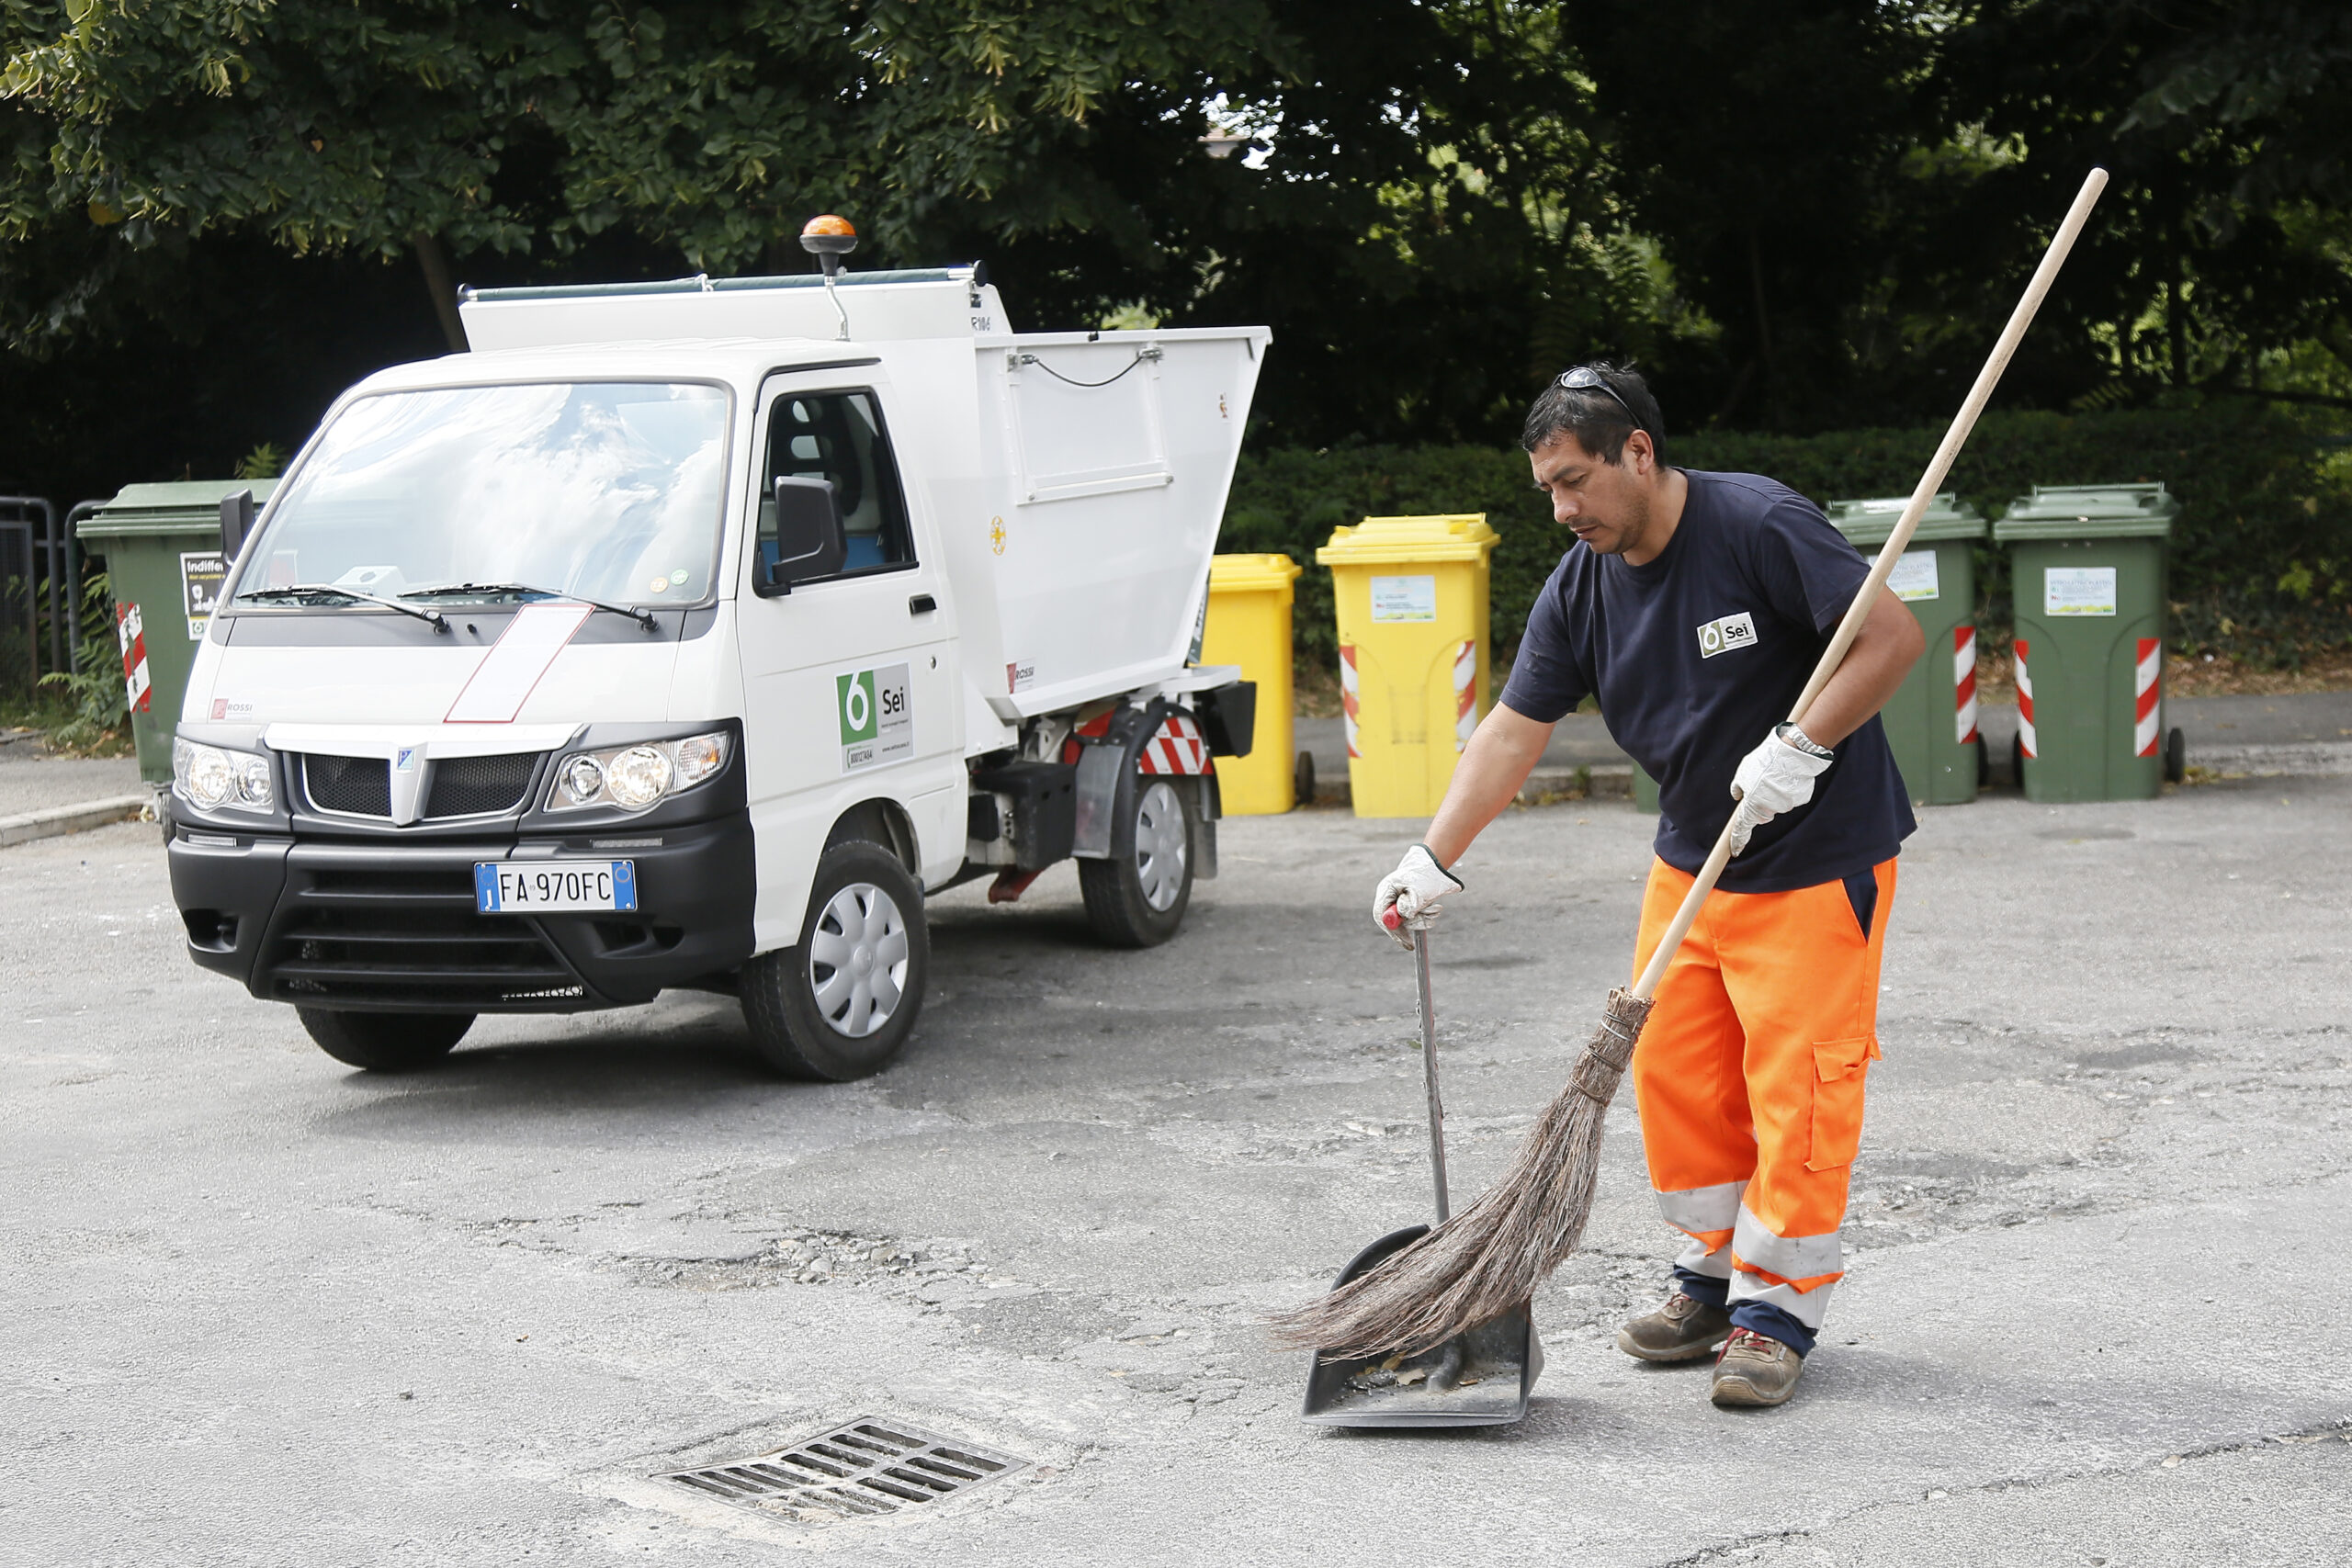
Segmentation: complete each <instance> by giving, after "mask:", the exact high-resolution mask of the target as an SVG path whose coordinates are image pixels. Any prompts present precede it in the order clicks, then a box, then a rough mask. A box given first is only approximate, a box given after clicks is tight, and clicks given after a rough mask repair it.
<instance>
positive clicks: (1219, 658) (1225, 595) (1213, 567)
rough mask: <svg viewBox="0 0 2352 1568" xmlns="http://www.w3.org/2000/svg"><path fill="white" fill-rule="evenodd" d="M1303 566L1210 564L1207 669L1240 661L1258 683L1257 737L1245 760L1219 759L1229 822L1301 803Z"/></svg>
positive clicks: (1267, 561) (1229, 559) (1270, 561)
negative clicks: (1294, 658)
mask: <svg viewBox="0 0 2352 1568" xmlns="http://www.w3.org/2000/svg"><path fill="white" fill-rule="evenodd" d="M1301 570H1303V569H1302V568H1301V567H1300V566H1299V565H1298V563H1297V562H1295V561H1294V560H1292V559H1291V558H1290V557H1288V556H1282V555H1272V556H1260V555H1241V556H1216V557H1214V558H1211V560H1210V561H1209V618H1208V624H1207V626H1205V627H1204V630H1203V631H1202V634H1201V660H1200V661H1201V662H1202V663H1203V664H1238V665H1239V666H1240V667H1241V678H1242V679H1243V680H1245V681H1254V682H1257V683H1258V722H1257V735H1256V738H1255V739H1254V740H1253V741H1252V743H1251V745H1250V754H1249V755H1248V756H1247V757H1219V758H1218V759H1217V760H1216V777H1217V795H1218V798H1219V799H1220V801H1221V802H1222V803H1223V805H1224V807H1225V814H1226V815H1227V817H1273V816H1279V815H1280V814H1281V813H1283V812H1285V811H1288V810H1289V809H1290V808H1291V807H1294V806H1295V805H1297V804H1298V795H1297V790H1296V787H1295V779H1296V776H1297V774H1296V772H1295V768H1294V766H1293V757H1292V748H1293V746H1294V745H1295V734H1294V732H1293V730H1292V728H1291V707H1292V695H1291V656H1290V608H1291V598H1292V595H1293V593H1294V592H1295V590H1294V588H1293V586H1292V585H1293V584H1295V582H1296V581H1298V574H1299V572H1300V571H1301Z"/></svg>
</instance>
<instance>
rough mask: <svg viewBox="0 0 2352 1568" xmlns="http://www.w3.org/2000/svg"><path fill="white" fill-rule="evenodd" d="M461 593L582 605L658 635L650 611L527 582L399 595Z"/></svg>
mask: <svg viewBox="0 0 2352 1568" xmlns="http://www.w3.org/2000/svg"><path fill="white" fill-rule="evenodd" d="M461 593H511V594H513V595H515V597H516V598H518V599H519V598H521V597H523V596H524V595H525V594H532V593H535V594H537V595H538V596H539V597H540V598H542V599H561V600H566V601H569V602H570V603H571V604H585V605H587V606H588V607H589V608H590V609H592V610H602V611H604V612H605V614H606V615H627V616H628V618H629V619H630V620H632V621H635V622H636V623H637V624H638V625H639V626H643V627H644V628H645V629H646V630H647V631H650V632H658V631H660V630H661V629H662V623H661V622H659V621H657V620H655V619H654V618H653V614H652V612H651V611H650V610H643V609H636V610H633V609H630V608H628V606H627V605H623V604H605V602H604V601H602V600H600V599H591V598H589V597H587V596H586V595H585V594H581V593H562V592H557V591H556V590H555V589H552V588H534V587H532V586H531V585H530V584H529V583H527V582H444V583H442V584H440V585H439V586H438V587H434V588H412V589H410V590H409V591H408V592H405V593H402V594H401V598H403V599H454V598H456V597H458V595H459V594H461Z"/></svg>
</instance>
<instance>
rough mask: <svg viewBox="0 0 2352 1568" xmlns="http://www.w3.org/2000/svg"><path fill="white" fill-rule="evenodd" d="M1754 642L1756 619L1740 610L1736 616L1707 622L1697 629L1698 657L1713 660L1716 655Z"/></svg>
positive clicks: (1726, 616)
mask: <svg viewBox="0 0 2352 1568" xmlns="http://www.w3.org/2000/svg"><path fill="white" fill-rule="evenodd" d="M1755 640H1756V617H1755V616H1754V615H1749V614H1748V613H1747V611H1745V610H1742V611H1741V612H1740V613H1739V614H1738V615H1725V616H1724V618H1723V619H1721V620H1719V621H1709V622H1708V623H1707V624H1706V625H1705V626H1701V627H1700V628H1699V657H1700V658H1702V659H1713V657H1714V656H1715V655H1716V654H1718V653H1724V652H1727V651H1729V650H1730V649H1735V648H1746V647H1747V646H1749V645H1750V644H1751V643H1753V642H1755Z"/></svg>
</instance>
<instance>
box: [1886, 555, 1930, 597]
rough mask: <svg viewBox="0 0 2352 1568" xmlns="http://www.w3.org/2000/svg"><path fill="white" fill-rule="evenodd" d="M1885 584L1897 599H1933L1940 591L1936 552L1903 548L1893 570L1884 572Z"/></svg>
mask: <svg viewBox="0 0 2352 1568" xmlns="http://www.w3.org/2000/svg"><path fill="white" fill-rule="evenodd" d="M1886 585H1887V586H1888V587H1889V588H1892V589H1893V590H1894V596H1895V597H1896V598H1897V599H1904V600H1911V599H1934V598H1937V597H1939V595H1940V594H1941V593H1942V592H1943V589H1942V584H1940V583H1939V582H1938V581H1937V580H1936V552H1935V551H1933V550H1905V551H1904V552H1903V558H1902V559H1900V560H1898V561H1896V562H1895V563H1894V570H1893V571H1890V572H1888V573H1887V574H1886Z"/></svg>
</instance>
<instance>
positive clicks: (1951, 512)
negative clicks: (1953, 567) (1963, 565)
mask: <svg viewBox="0 0 2352 1568" xmlns="http://www.w3.org/2000/svg"><path fill="white" fill-rule="evenodd" d="M1910 504H1911V498H1910V497H1909V496H1907V495H1881V496H1872V497H1871V498H1870V499H1869V500H1867V501H1833V502H1830V503H1829V504H1828V505H1827V506H1826V507H1825V508H1823V510H1824V511H1825V512H1826V513H1828V514H1829V521H1830V523H1831V525H1834V526H1835V527H1836V528H1837V530H1838V532H1839V533H1841V534H1843V535H1845V536H1846V538H1847V542H1848V543H1849V544H1853V545H1856V546H1860V545H1883V544H1884V543H1886V536H1888V535H1889V534H1892V533H1894V525H1895V521H1896V519H1898V518H1900V517H1901V516H1902V515H1903V509H1904V508H1905V507H1906V506H1908V505H1910ZM1911 536H1912V537H1913V538H1914V539H1981V538H1983V537H1984V536H1985V514H1984V513H1981V512H1979V511H1977V510H1976V508H1974V507H1973V506H1969V505H1966V504H1963V503H1962V501H1961V499H1960V495H1959V492H1957V491H1949V490H1948V491H1943V492H1942V493H1941V494H1939V495H1938V496H1937V497H1936V499H1935V500H1933V501H1931V502H1928V510H1927V511H1926V512H1925V513H1922V514H1921V516H1920V518H1919V526H1918V527H1917V530H1915V531H1914V532H1913V533H1912V535H1911Z"/></svg>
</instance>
